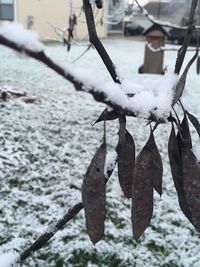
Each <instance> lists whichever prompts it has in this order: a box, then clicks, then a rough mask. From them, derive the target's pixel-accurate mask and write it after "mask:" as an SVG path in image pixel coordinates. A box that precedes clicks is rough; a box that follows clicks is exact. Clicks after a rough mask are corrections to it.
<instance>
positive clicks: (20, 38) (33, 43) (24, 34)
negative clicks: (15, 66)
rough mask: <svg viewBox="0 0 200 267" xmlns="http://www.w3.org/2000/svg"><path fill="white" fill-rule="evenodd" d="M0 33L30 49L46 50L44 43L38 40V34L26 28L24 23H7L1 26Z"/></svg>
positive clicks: (36, 50)
mask: <svg viewBox="0 0 200 267" xmlns="http://www.w3.org/2000/svg"><path fill="white" fill-rule="evenodd" d="M0 35H1V36H4V37H5V38H6V39H7V40H9V41H12V42H13V43H16V44H17V45H18V46H21V47H22V46H23V47H24V48H26V49H28V50H32V51H35V52H41V51H42V50H44V45H43V44H42V43H41V42H40V41H38V34H37V33H36V32H33V31H29V30H26V29H24V27H23V26H22V24H19V23H5V24H3V25H2V26H1V27H0Z"/></svg>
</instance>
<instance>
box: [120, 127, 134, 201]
mask: <svg viewBox="0 0 200 267" xmlns="http://www.w3.org/2000/svg"><path fill="white" fill-rule="evenodd" d="M117 153H118V177H119V183H120V186H121V189H122V192H123V193H124V195H125V197H127V198H131V197H132V184H133V170H134V166H135V143H134V140H133V137H132V136H131V134H130V133H129V132H128V131H126V133H125V139H124V142H123V141H122V142H121V143H119V144H118V146H117Z"/></svg>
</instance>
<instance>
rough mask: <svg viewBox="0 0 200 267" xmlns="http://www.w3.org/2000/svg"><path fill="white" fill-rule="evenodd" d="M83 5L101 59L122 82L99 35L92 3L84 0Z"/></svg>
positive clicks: (91, 40) (113, 76) (115, 79)
mask: <svg viewBox="0 0 200 267" xmlns="http://www.w3.org/2000/svg"><path fill="white" fill-rule="evenodd" d="M83 5H84V10H85V17H86V22H87V27H88V32H89V38H90V42H91V43H92V44H93V45H94V47H95V48H96V50H97V52H98V53H99V55H100V57H101V59H102V60H103V63H104V64H105V66H106V68H107V70H108V72H109V73H110V75H111V77H112V78H113V80H114V81H115V82H116V83H120V79H119V77H118V75H117V72H116V69H115V65H114V64H113V62H112V60H111V59H110V56H109V55H108V53H107V52H106V50H105V48H104V46H103V45H102V43H101V41H100V40H99V37H98V35H97V32H96V27H95V22H94V16H93V11H92V7H91V4H90V3H89V1H88V0H83Z"/></svg>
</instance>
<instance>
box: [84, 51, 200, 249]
mask: <svg viewBox="0 0 200 267" xmlns="http://www.w3.org/2000/svg"><path fill="white" fill-rule="evenodd" d="M197 58H198V50H197V51H196V53H195V55H194V56H193V57H192V58H191V60H190V61H189V63H188V64H187V65H186V67H185V70H184V71H183V74H182V75H181V77H180V79H179V81H178V82H177V85H176V87H175V88H174V98H173V100H172V106H174V105H175V104H176V103H177V102H178V101H179V99H180V97H181V96H182V93H183V90H184V87H185V83H186V78H187V73H188V70H189V68H190V66H191V65H192V63H193V62H194V61H195V60H196V59H197ZM198 61H199V58H198ZM131 97H132V96H131ZM180 103H181V102H180ZM183 111H184V118H183V120H182V122H180V121H179V119H178V118H177V120H176V119H175V118H173V117H172V116H170V118H171V119H169V121H170V122H171V125H172V129H171V134H170V137H169V143H168V155H169V162H170V167H171V173H172V177H173V180H174V185H175V188H176V191H177V195H178V201H179V206H180V208H181V210H182V211H183V213H184V214H185V216H186V217H187V218H188V220H189V221H190V222H191V223H192V224H193V226H194V227H195V228H196V229H197V230H198V231H199V230H200V208H199V204H200V166H199V164H198V161H197V159H196V157H195V155H194V153H193V151H192V139H191V134H190V129H189V124H188V119H189V120H190V122H191V124H192V125H193V126H194V128H195V129H196V131H197V133H198V135H199V138H200V124H199V122H198V120H197V118H196V117H194V116H193V115H192V114H190V113H189V112H187V111H185V110H184V108H183ZM117 118H118V119H119V133H118V134H119V139H118V144H117V147H116V152H117V160H116V159H115V162H114V164H113V166H114V167H115V164H116V162H117V165H118V179H119V184H120V187H121V190H122V192H123V194H124V196H125V197H126V198H128V199H131V201H132V207H131V221H132V230H133V237H134V238H135V239H136V240H137V239H138V238H139V237H140V236H141V235H142V234H143V233H144V231H145V230H146V228H147V227H148V226H149V224H150V221H151V218H152V215H153V194H154V191H156V192H157V193H158V194H159V195H160V196H161V195H162V177H163V164H162V159H161V156H160V153H159V150H158V148H157V145H156V142H155V138H154V130H155V129H156V127H157V124H156V126H155V127H154V129H152V128H151V126H150V135H149V138H148V140H147V142H146V144H145V146H144V147H143V149H142V150H141V151H140V153H139V154H138V155H137V157H136V158H135V142H134V139H133V137H132V135H131V134H130V133H129V132H128V130H127V129H126V117H125V116H124V115H121V114H119V113H118V112H116V111H115V110H112V109H110V108H109V109H108V108H107V109H105V110H104V111H103V112H102V113H101V115H100V116H99V118H98V119H97V121H96V122H95V123H97V122H101V121H104V125H105V123H106V121H107V120H115V119H117ZM174 123H176V127H177V129H178V130H177V133H176V129H175V126H174ZM106 155H107V151H106V138H105V127H104V141H103V143H102V145H101V146H100V147H99V148H98V149H97V152H96V153H95V155H94V157H93V159H92V161H91V163H90V166H89V167H88V170H87V172H86V174H85V177H84V181H83V186H82V198H83V205H84V210H85V218H86V227H87V231H88V234H89V237H90V239H91V241H92V242H93V243H94V244H96V243H97V242H98V241H100V240H101V239H102V238H103V237H104V223H105V219H106V207H105V205H106V193H105V184H106V182H107V181H108V179H107V178H109V177H110V176H111V174H112V172H113V170H114V167H113V169H112V170H111V171H110V172H109V175H107V176H108V177H106V176H105V171H106V172H107V170H105V161H106ZM107 174H108V172H107Z"/></svg>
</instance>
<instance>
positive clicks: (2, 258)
mask: <svg viewBox="0 0 200 267" xmlns="http://www.w3.org/2000/svg"><path fill="white" fill-rule="evenodd" d="M18 257H19V255H17V253H11V252H8V253H4V254H1V255H0V264H1V267H20V265H19V264H18V263H16V262H17V260H18Z"/></svg>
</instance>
